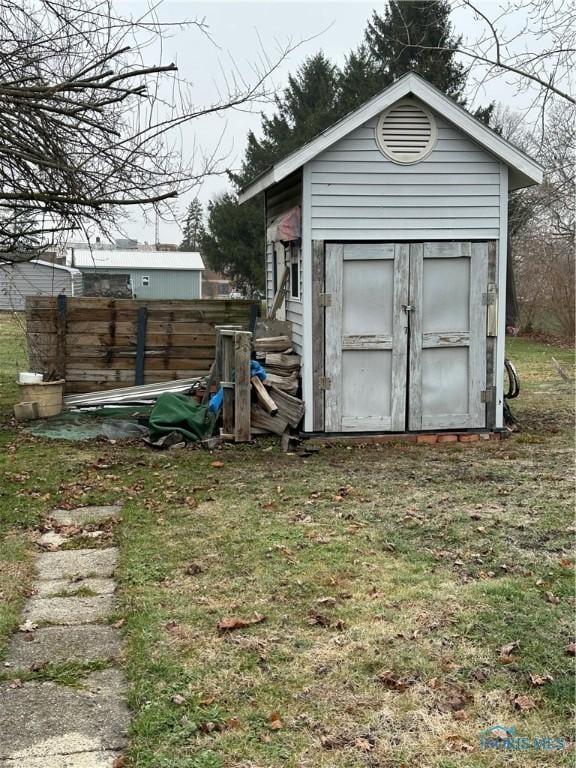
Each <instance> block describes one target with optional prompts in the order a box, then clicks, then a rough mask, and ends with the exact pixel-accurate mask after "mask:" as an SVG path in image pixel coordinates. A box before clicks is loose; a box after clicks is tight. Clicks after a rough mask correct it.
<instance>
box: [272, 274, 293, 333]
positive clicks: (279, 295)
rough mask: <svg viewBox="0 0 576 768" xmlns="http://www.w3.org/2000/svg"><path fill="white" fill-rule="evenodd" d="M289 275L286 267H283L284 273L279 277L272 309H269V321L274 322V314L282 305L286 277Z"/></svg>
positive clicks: (284, 295)
mask: <svg viewBox="0 0 576 768" xmlns="http://www.w3.org/2000/svg"><path fill="white" fill-rule="evenodd" d="M289 274H290V270H289V268H288V267H287V266H285V267H284V271H283V272H282V275H281V277H280V282H279V283H278V288H277V289H276V293H275V295H274V298H273V300H272V307H271V308H270V319H271V320H274V318H275V317H276V313H277V312H278V310H279V309H280V307H281V306H282V304H283V303H284V299H285V298H286V282H287V281H288V275H289Z"/></svg>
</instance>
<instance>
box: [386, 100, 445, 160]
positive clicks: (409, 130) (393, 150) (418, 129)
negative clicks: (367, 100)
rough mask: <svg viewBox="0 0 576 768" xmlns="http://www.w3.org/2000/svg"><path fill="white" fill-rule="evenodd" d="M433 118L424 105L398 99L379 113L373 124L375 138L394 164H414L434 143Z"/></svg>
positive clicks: (428, 152) (429, 150)
mask: <svg viewBox="0 0 576 768" xmlns="http://www.w3.org/2000/svg"><path fill="white" fill-rule="evenodd" d="M436 136H437V130H436V121H435V120H434V117H433V115H432V114H431V112H429V111H428V110H427V109H426V108H425V107H423V106H420V104H416V103H414V102H413V101H409V100H406V101H399V102H398V103H396V104H394V105H393V106H391V107H389V108H388V109H387V110H386V111H385V112H383V113H382V115H381V116H380V119H379V120H378V124H377V126H376V141H377V142H378V146H379V147H380V149H381V150H382V152H384V154H385V155H386V157H389V158H390V160H394V162H396V163H404V164H410V163H417V162H418V161H419V160H423V159H424V158H425V157H426V156H427V155H428V154H430V152H431V151H432V149H433V148H434V145H435V144H436Z"/></svg>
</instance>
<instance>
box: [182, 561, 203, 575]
mask: <svg viewBox="0 0 576 768" xmlns="http://www.w3.org/2000/svg"><path fill="white" fill-rule="evenodd" d="M203 570H204V569H203V568H202V566H201V565H200V563H189V564H188V565H187V566H186V569H185V571H184V573H186V574H187V575H188V576H197V575H198V574H199V573H202V571H203Z"/></svg>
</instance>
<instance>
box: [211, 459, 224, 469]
mask: <svg viewBox="0 0 576 768" xmlns="http://www.w3.org/2000/svg"><path fill="white" fill-rule="evenodd" d="M211 466H212V467H214V469H222V467H223V466H224V462H223V461H213V462H212V464H211Z"/></svg>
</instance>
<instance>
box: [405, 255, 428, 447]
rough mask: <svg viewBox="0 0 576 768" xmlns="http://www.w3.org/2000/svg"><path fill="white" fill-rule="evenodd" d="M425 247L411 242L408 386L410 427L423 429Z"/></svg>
mask: <svg viewBox="0 0 576 768" xmlns="http://www.w3.org/2000/svg"><path fill="white" fill-rule="evenodd" d="M423 257H424V247H423V245H422V243H410V304H411V305H412V306H414V307H416V310H415V311H413V312H411V313H410V354H409V387H408V429H411V430H412V431H415V432H417V431H419V430H420V429H422V360H421V358H422V277H423V266H424V265H423Z"/></svg>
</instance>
